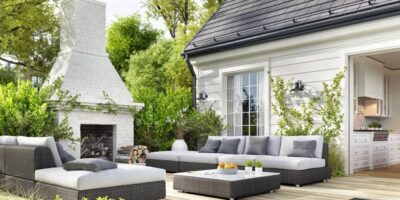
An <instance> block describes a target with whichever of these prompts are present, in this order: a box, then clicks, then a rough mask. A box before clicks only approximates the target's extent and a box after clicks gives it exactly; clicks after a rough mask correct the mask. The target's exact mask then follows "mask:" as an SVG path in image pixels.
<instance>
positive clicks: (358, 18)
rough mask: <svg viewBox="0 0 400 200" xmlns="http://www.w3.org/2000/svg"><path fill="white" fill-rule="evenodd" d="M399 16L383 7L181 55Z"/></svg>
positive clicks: (397, 9) (395, 9)
mask: <svg viewBox="0 0 400 200" xmlns="http://www.w3.org/2000/svg"><path fill="white" fill-rule="evenodd" d="M396 15H400V4H398V5H395V6H391V7H385V8H381V9H376V10H370V11H367V12H365V13H362V14H357V15H355V16H344V17H340V18H335V19H331V20H327V21H321V22H319V23H313V24H308V25H304V26H300V27H295V28H291V29H283V30H281V31H277V32H274V33H266V34H261V35H256V36H253V37H248V38H243V39H240V40H234V41H230V42H225V43H221V44H216V45H210V46H205V47H199V48H195V49H191V50H186V49H185V50H184V51H183V53H182V54H186V55H190V56H202V55H207V54H212V53H216V52H221V51H227V50H231V49H236V48H240V47H245V46H251V45H255V44H259V43H264V42H271V41H275V40H281V39H285V38H289V37H295V36H300V35H304V34H308V33H315V32H320V31H324V30H328V29H332V28H338V27H342V26H348V25H353V24H357V23H362V22H367V21H372V20H377V19H381V18H386V17H391V16H396Z"/></svg>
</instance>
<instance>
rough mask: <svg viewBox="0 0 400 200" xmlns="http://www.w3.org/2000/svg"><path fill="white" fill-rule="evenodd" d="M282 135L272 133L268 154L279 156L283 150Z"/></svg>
mask: <svg viewBox="0 0 400 200" xmlns="http://www.w3.org/2000/svg"><path fill="white" fill-rule="evenodd" d="M281 140H282V136H277V135H270V136H269V137H268V153H267V155H271V156H279V151H280V150H281Z"/></svg>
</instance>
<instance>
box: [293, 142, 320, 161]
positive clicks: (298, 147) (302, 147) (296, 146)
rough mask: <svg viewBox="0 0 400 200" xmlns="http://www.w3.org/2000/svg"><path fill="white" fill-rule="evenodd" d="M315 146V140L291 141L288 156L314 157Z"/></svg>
mask: <svg viewBox="0 0 400 200" xmlns="http://www.w3.org/2000/svg"><path fill="white" fill-rule="evenodd" d="M316 147H317V141H316V140H304V141H296V140H295V141H293V152H292V153H291V154H289V155H288V156H290V157H306V158H314V155H315V148H316Z"/></svg>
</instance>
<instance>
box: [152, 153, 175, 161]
mask: <svg viewBox="0 0 400 200" xmlns="http://www.w3.org/2000/svg"><path fill="white" fill-rule="evenodd" d="M146 158H147V159H154V160H169V161H179V154H178V152H176V151H158V152H151V153H149V154H147V155H146Z"/></svg>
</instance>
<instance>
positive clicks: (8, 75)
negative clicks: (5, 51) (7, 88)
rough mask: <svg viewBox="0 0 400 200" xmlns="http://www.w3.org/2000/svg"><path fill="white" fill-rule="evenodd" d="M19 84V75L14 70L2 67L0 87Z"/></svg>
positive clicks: (0, 68)
mask: <svg viewBox="0 0 400 200" xmlns="http://www.w3.org/2000/svg"><path fill="white" fill-rule="evenodd" d="M8 83H17V73H16V72H15V70H13V69H9V68H6V67H3V68H2V67H1V66H0V85H6V84H8Z"/></svg>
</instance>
